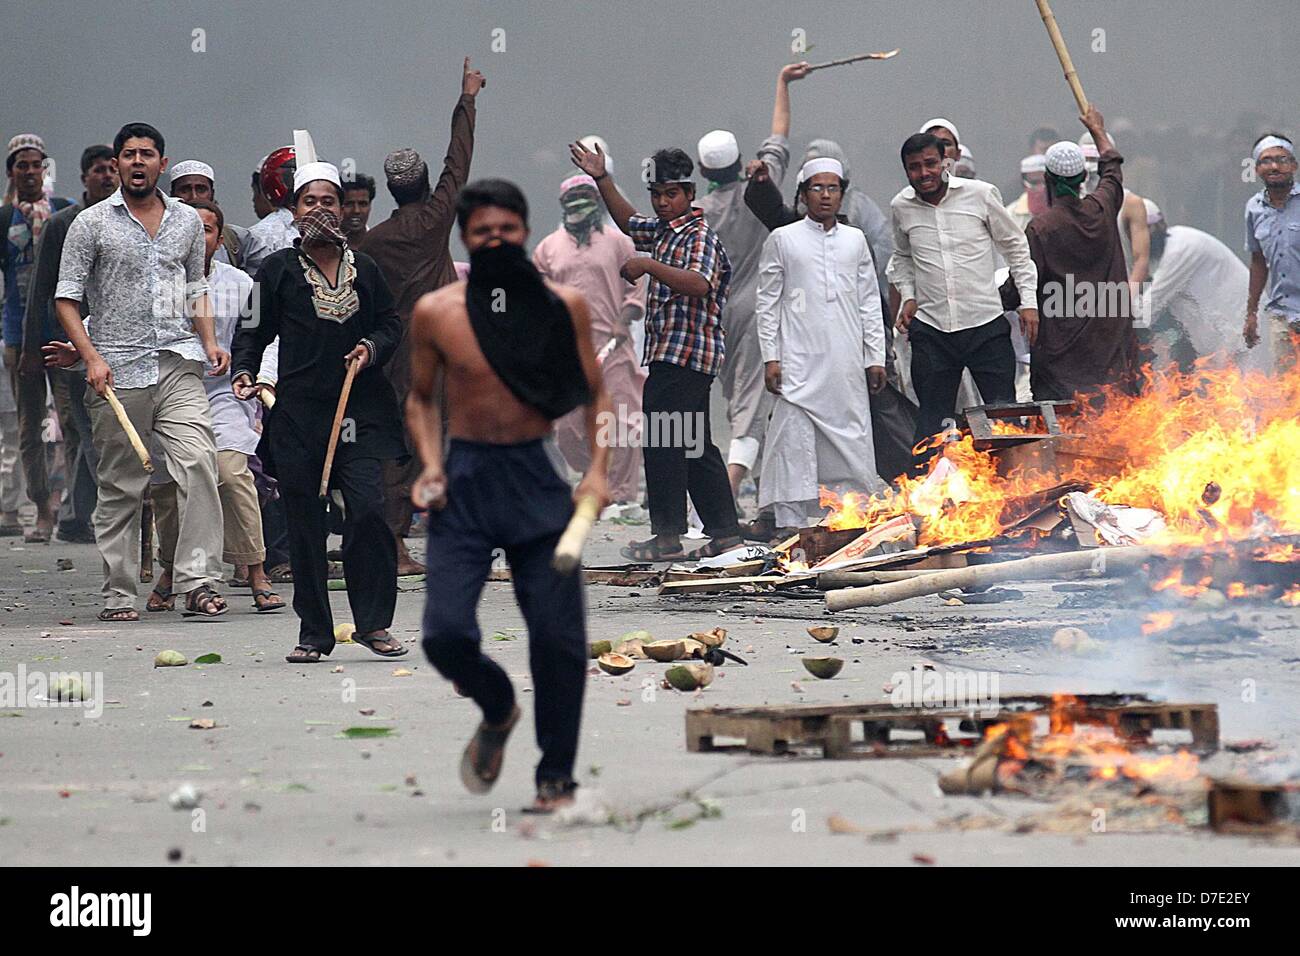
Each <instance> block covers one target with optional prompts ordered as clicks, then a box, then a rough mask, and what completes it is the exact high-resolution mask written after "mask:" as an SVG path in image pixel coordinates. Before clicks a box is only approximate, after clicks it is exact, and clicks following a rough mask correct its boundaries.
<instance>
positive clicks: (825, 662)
mask: <svg viewBox="0 0 1300 956" xmlns="http://www.w3.org/2000/svg"><path fill="white" fill-rule="evenodd" d="M800 660H802V661H803V667H804V670H806V671H807V672H808V673H809V674H812V676H813V677H820V678H821V679H822V680H830V679H831V678H832V677H834V676H835V675H836V674H838V673H839V672H840V671H841V670H843V669H844V658H842V657H803V658H800Z"/></svg>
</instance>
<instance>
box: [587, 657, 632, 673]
mask: <svg viewBox="0 0 1300 956" xmlns="http://www.w3.org/2000/svg"><path fill="white" fill-rule="evenodd" d="M596 666H598V667H599V668H600V669H601V670H603V671H604V672H605V673H606V674H613V675H614V676H615V677H617V676H618V675H619V674H626V673H627V672H628V671H630V670H631V669H632V668H634V667H636V661H634V660H632V658H630V657H625V656H624V655H622V654H615V653H612V652H611V653H609V654H601V655H600V657H598V658H596Z"/></svg>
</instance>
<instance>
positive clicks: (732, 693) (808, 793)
mask: <svg viewBox="0 0 1300 956" xmlns="http://www.w3.org/2000/svg"><path fill="white" fill-rule="evenodd" d="M629 530H630V529H625V528H617V527H610V526H608V525H603V524H602V525H598V526H597V532H596V536H595V540H594V541H593V545H592V548H591V549H590V553H589V560H591V561H592V562H593V563H600V562H609V563H612V562H613V561H615V560H616V557H615V556H616V546H617V544H618V543H619V542H620V541H621V540H622V539H624V538H625V537H626V536H627V533H628V531H629ZM634 530H635V531H637V532H638V533H640V532H643V531H644V528H638V529H634ZM615 539H618V540H615ZM59 558H67V559H70V560H71V561H72V563H73V570H70V571H59V570H57V569H56V562H57V560H58V559H59ZM98 567H99V561H98V557H97V555H96V554H95V553H94V551H93V549H92V548H91V547H89V546H73V545H65V544H60V543H58V542H55V543H54V544H52V545H48V546H26V547H24V546H22V545H19V544H12V543H11V544H8V545H7V546H5V545H0V582H2V583H3V591H2V592H0V608H2V609H0V675H2V674H15V673H16V672H17V670H18V668H19V666H20V665H21V666H22V667H24V668H25V669H26V670H27V672H28V673H30V672H33V671H39V672H48V671H54V670H58V671H79V672H91V673H92V674H98V675H102V680H103V703H104V706H103V711H102V714H101V715H99V716H97V717H92V716H90V713H89V712H85V711H81V710H78V709H69V708H61V709H53V708H49V707H44V706H26V707H21V706H5V705H4V704H3V703H0V860H3V861H4V862H5V863H10V864H28V863H50V862H58V863H82V864H123V863H124V864H160V863H163V862H165V861H166V860H167V858H168V853H169V852H170V851H173V850H179V852H180V854H181V858H182V859H183V860H185V861H188V862H192V863H197V864H205V865H227V864H245V865H247V864H288V863H310V864H328V863H339V862H346V863H365V864H413V863H431V864H448V863H451V864H505V865H517V864H524V863H527V862H530V861H541V862H546V863H550V864H557V865H558V864H582V863H603V864H682V863H690V864H715V863H716V864H727V863H742V864H743V863H769V864H818V863H858V864H909V865H911V864H913V863H914V861H916V860H917V859H921V860H934V861H935V862H937V863H938V864H939V865H954V864H963V863H983V864H987V863H1013V864H1059V865H1087V864H1099V863H1130V862H1131V863H1159V864H1170V865H1178V866H1191V865H1197V864H1205V863H1216V864H1229V865H1231V864H1250V865H1262V864H1290V865H1295V864H1297V863H1300V849H1297V848H1296V847H1295V846H1294V845H1286V844H1279V843H1271V842H1264V841H1257V840H1249V839H1243V838H1236V837H1233V838H1229V837H1221V836H1216V835H1213V834H1210V833H1207V832H1205V831H1203V830H1200V831H1198V830H1189V829H1186V828H1175V827H1172V826H1170V827H1169V828H1168V829H1166V830H1163V831H1159V832H1153V833H1144V834H1131V833H1124V832H1117V831H1122V830H1123V828H1124V827H1123V825H1113V826H1111V827H1109V828H1108V830H1107V832H1105V833H1093V832H1091V830H1090V828H1088V827H1087V826H1086V825H1085V826H1083V827H1082V828H1077V829H1076V831H1074V832H1066V833H1053V834H1049V833H1042V832H1037V831H1035V832H1028V833H1019V834H1017V833H1012V832H1008V831H1009V830H1010V828H1011V827H1012V826H1013V824H1014V822H1015V821H1016V820H1017V819H1019V818H1022V817H1023V816H1024V815H1025V814H1035V813H1042V812H1045V811H1050V810H1051V805H1049V804H1042V803H1036V802H1033V801H1029V800H1026V799H1023V798H1016V797H1004V796H998V797H991V798H981V799H976V798H953V797H944V796H942V795H940V793H939V791H938V789H937V787H936V779H937V777H938V774H939V773H941V772H942V771H943V770H944V769H947V768H949V767H951V766H953V764H952V762H951V761H948V760H935V759H930V760H867V761H843V762H840V761H824V760H821V759H816V758H810V759H790V758H746V757H739V756H733V755H724V754H688V753H686V751H685V745H684V735H683V716H682V715H683V712H684V710H685V709H686V708H687V707H688V706H696V705H699V704H712V705H742V704H762V703H786V702H790V703H793V702H799V701H803V702H838V701H881V700H884V699H885V695H884V693H883V691H882V686H883V685H884V684H885V683H886V682H887V681H889V680H891V678H892V676H893V675H894V674H895V673H897V672H900V671H902V672H906V671H908V670H909V668H910V667H912V666H913V665H916V664H918V662H919V661H921V660H922V659H924V660H928V661H930V662H933V663H934V665H935V666H936V667H938V668H939V669H940V670H941V671H942V670H944V669H952V668H960V669H974V670H977V671H985V672H988V673H990V674H996V675H997V676H998V679H999V686H1000V690H1001V692H1002V693H1003V694H1008V693H1015V692H1022V691H1025V692H1028V691H1033V692H1041V691H1055V690H1073V691H1102V690H1112V689H1118V690H1133V691H1139V690H1140V691H1149V692H1154V693H1161V694H1164V695H1166V696H1169V697H1171V698H1181V699H1195V700H1203V699H1210V700H1214V701H1217V702H1218V703H1219V705H1220V708H1221V719H1222V723H1223V730H1224V736H1225V737H1226V738H1229V739H1241V738H1252V737H1266V738H1268V739H1269V740H1271V741H1272V743H1273V744H1274V745H1275V748H1276V749H1274V750H1272V751H1270V752H1267V753H1265V754H1263V755H1260V754H1254V755H1248V756H1244V757H1243V756H1236V757H1230V756H1229V755H1226V754H1225V755H1221V756H1218V757H1215V758H1214V759H1213V762H1212V764H1211V766H1213V767H1216V768H1219V769H1225V768H1229V767H1233V768H1237V769H1247V770H1250V771H1251V772H1254V773H1257V774H1259V773H1274V774H1282V775H1285V774H1286V773H1291V772H1294V771H1295V768H1296V766H1297V764H1296V760H1295V753H1296V747H1297V734H1296V727H1297V726H1298V725H1300V722H1298V721H1297V719H1296V718H1297V713H1296V711H1297V703H1296V702H1297V700H1300V694H1298V693H1297V691H1300V664H1298V663H1297V662H1298V661H1300V651H1297V636H1298V635H1300V626H1298V623H1300V612H1295V611H1291V612H1283V611H1281V610H1272V609H1265V610H1263V611H1261V612H1259V613H1258V614H1257V615H1250V614H1246V615H1239V620H1240V623H1242V624H1243V626H1249V627H1250V628H1251V629H1253V631H1256V632H1258V633H1259V635H1260V636H1258V637H1255V638H1250V637H1237V638H1233V639H1231V640H1228V641H1226V642H1213V643H1202V644H1192V645H1179V644H1173V643H1170V642H1168V641H1164V640H1158V639H1148V638H1142V637H1140V636H1138V635H1135V634H1134V633H1133V631H1134V630H1135V628H1136V622H1137V621H1138V619H1139V618H1140V615H1138V614H1137V613H1136V612H1134V611H1133V610H1123V609H1120V608H1117V607H1115V606H1114V605H1109V606H1099V607H1095V608H1082V609H1069V608H1060V607H1058V605H1060V604H1061V602H1062V600H1063V598H1064V597H1065V595H1063V594H1062V593H1060V592H1056V591H1053V590H1052V589H1051V588H1050V587H1048V586H1040V587H1033V588H1026V589H1025V597H1024V598H1023V599H1022V600H1019V601H1015V602H1009V603H1007V604H1001V605H988V606H961V607H950V606H947V605H945V604H943V603H942V602H941V601H940V600H939V599H938V598H926V599H918V600H914V601H911V602H908V603H906V604H902V605H898V606H896V607H894V608H888V609H884V610H875V611H861V612H853V613H849V614H845V615H841V616H840V621H841V623H842V624H843V625H844V627H843V632H842V634H841V639H840V644H839V647H838V651H839V652H840V653H842V654H843V656H845V657H846V658H847V659H848V661H849V663H848V664H847V666H846V667H845V669H844V671H843V672H842V673H841V675H840V676H839V677H838V678H836V679H835V680H833V681H824V682H823V681H817V680H814V679H812V678H810V677H809V676H808V675H806V674H805V673H804V672H803V669H802V667H801V665H800V662H799V659H798V655H797V654H795V653H791V652H790V648H793V649H795V650H800V651H809V650H812V649H813V648H814V647H815V646H816V645H814V644H813V643H812V642H811V640H810V639H809V638H808V637H807V635H806V633H805V631H804V628H805V626H806V625H807V624H808V623H810V622H812V621H815V620H818V619H820V618H821V616H822V611H821V605H820V602H818V601H797V600H785V599H783V600H775V601H773V600H760V599H754V598H746V599H739V598H732V597H713V598H708V599H694V600H676V601H667V600H661V599H659V598H657V597H656V596H655V595H654V593H653V592H652V591H645V590H633V589H628V588H608V587H591V588H589V590H588V596H589V603H590V626H589V630H590V636H591V638H592V639H597V638H616V637H618V636H619V635H621V634H623V633H625V632H627V631H630V630H633V629H638V628H645V629H648V630H650V631H651V632H652V633H654V634H655V635H656V636H663V637H669V636H674V635H684V634H686V633H689V632H691V631H696V630H702V629H707V628H709V627H712V626H714V625H721V626H724V627H726V628H727V629H728V631H729V637H728V646H729V647H731V648H733V649H735V650H736V651H738V652H739V653H741V654H742V655H743V656H745V657H747V658H748V659H749V661H750V666H749V667H747V668H744V667H739V666H735V665H732V666H727V667H725V668H722V669H721V670H720V671H719V674H718V679H717V680H716V681H715V683H714V685H713V686H712V687H710V688H709V689H708V690H707V691H706V692H704V693H703V694H702V695H701V697H700V699H699V700H695V699H694V698H693V695H685V694H679V693H677V692H674V691H663V690H653V691H652V692H647V691H644V689H643V683H642V682H643V681H644V680H645V679H646V678H651V677H653V678H656V679H657V677H658V675H659V672H660V671H661V670H662V669H663V668H662V666H661V665H654V664H649V663H642V664H639V665H638V666H637V668H636V669H635V670H634V671H633V672H632V673H631V674H629V675H627V676H624V677H620V678H613V677H609V676H606V675H604V674H600V673H596V674H593V675H592V676H590V677H589V679H588V686H587V697H586V705H585V708H586V709H585V715H584V721H583V737H582V745H581V751H580V756H579V777H580V780H581V782H582V784H583V794H584V800H583V802H582V804H581V805H580V808H579V810H580V812H578V813H576V814H575V815H574V817H575V819H572V820H569V821H567V822H560V821H554V820H537V819H532V818H529V817H526V816H524V815H523V814H522V813H520V812H519V809H520V808H521V807H522V806H523V805H524V804H526V803H527V802H529V800H530V799H531V797H532V786H531V784H532V765H533V762H534V761H535V760H536V757H537V751H536V746H535V744H534V742H533V739H532V725H531V714H530V712H529V711H530V709H529V708H528V707H527V703H528V695H529V687H530V681H529V677H528V667H527V648H526V636H525V635H524V632H523V631H522V626H523V625H522V621H521V618H520V616H519V614H518V612H517V611H516V609H515V607H514V603H513V598H512V594H511V591H510V587H509V585H508V584H492V585H489V587H488V589H487V593H486V594H485V597H484V601H483V605H482V625H483V630H484V633H485V635H487V636H488V640H487V642H486V644H485V646H486V647H487V650H488V653H490V654H492V655H493V656H495V657H496V658H498V659H499V660H500V661H501V663H502V665H503V666H504V667H505V668H506V670H507V671H508V672H509V673H510V674H511V675H512V676H513V678H514V680H515V681H516V685H517V687H518V689H519V690H520V692H521V699H522V701H523V703H524V705H525V707H524V720H523V721H522V722H521V724H520V725H519V728H518V730H517V732H516V734H515V737H514V739H513V740H512V743H511V748H510V751H509V755H508V758H507V761H506V766H505V772H504V775H503V777H502V779H501V781H500V783H499V784H498V786H497V788H496V789H495V790H494V791H493V792H492V793H491V794H490V795H488V796H485V797H476V796H471V795H469V794H467V793H465V792H464V791H463V790H462V789H461V787H460V784H459V782H458V781H457V779H456V775H455V769H456V762H457V759H458V756H459V753H460V750H461V748H462V746H463V745H464V742H465V739H466V737H467V735H468V734H469V732H470V730H471V728H472V727H473V726H474V724H475V722H476V720H477V715H476V713H475V710H474V708H473V705H472V704H471V703H470V702H469V701H466V700H462V699H461V698H459V697H457V696H456V695H455V694H454V693H453V692H452V690H451V688H450V686H449V685H448V684H447V683H446V682H444V681H443V680H442V679H441V678H440V677H439V676H438V675H437V674H436V673H435V672H434V671H433V670H432V668H431V667H430V666H429V664H428V663H427V662H426V661H425V660H424V659H423V656H422V655H421V654H418V653H413V654H411V655H409V656H408V657H407V658H405V659H404V660H402V661H398V662H394V661H389V660H381V659H379V658H376V657H372V656H370V655H369V654H367V653H364V652H363V651H362V650H361V649H359V648H357V647H355V646H347V645H344V646H341V647H340V648H339V649H338V650H337V651H336V652H335V654H334V656H333V657H332V658H331V659H330V663H328V664H324V665H317V666H292V665H289V664H286V663H285V662H284V660H283V655H284V653H285V652H286V651H287V650H288V649H289V648H290V647H291V646H292V645H293V643H294V636H295V634H296V622H295V619H294V618H293V617H292V615H291V612H283V613H281V614H279V615H270V616H266V615H257V614H254V613H253V612H252V611H251V609H249V608H248V607H247V606H246V605H247V604H248V603H249V602H248V601H247V599H246V598H245V597H244V596H243V595H239V596H237V598H236V599H235V601H234V604H235V608H234V610H233V611H232V613H230V614H229V615H227V616H226V617H225V618H223V619H221V620H220V621H213V622H202V621H197V620H186V619H182V618H181V616H180V615H179V614H176V613H172V614H162V615H145V616H146V618H147V619H146V620H145V621H143V622H141V623H140V624H136V625H127V626H110V625H105V624H100V623H99V622H97V621H96V620H95V617H94V615H95V612H96V610H97V609H98V607H99V603H98ZM245 594H246V592H245ZM287 596H288V595H287V594H286V597H287ZM422 603H423V593H422V592H420V591H418V590H416V591H411V592H410V593H404V594H403V595H402V596H401V598H400V600H399V606H398V616H397V621H396V624H395V628H394V631H395V633H396V634H397V635H398V636H399V637H400V638H401V639H403V640H404V641H409V642H416V641H417V639H418V623H419V614H420V610H421V605H422ZM335 609H336V613H337V614H338V616H339V618H340V619H342V620H346V619H347V611H346V602H345V600H344V595H343V594H342V593H336V594H335ZM60 621H71V622H72V623H71V624H60V623H59V622H60ZM1059 623H1078V624H1080V625H1081V626H1083V627H1085V628H1087V629H1088V630H1089V631H1090V632H1091V633H1092V634H1093V635H1094V636H1096V637H1099V638H1101V639H1104V640H1107V641H1108V642H1109V645H1110V651H1109V652H1108V653H1107V654H1106V655H1104V656H1103V657H1102V658H1099V659H1092V658H1088V659H1084V658H1078V657H1072V656H1064V655H1062V654H1060V653H1059V652H1057V651H1055V650H1054V649H1053V648H1052V646H1051V641H1050V635H1051V633H1052V630H1053V629H1054V628H1055V627H1056V626H1057V625H1058V624H1059ZM43 633H47V634H48V635H49V636H47V637H43V636H41V635H42V634H43ZM493 635H500V636H501V637H504V638H509V639H508V640H493V639H491V638H492V636H493ZM853 638H858V639H860V640H861V641H862V643H861V644H857V643H852V639H853ZM165 648H174V649H177V650H179V651H181V652H182V653H184V654H185V655H186V656H187V657H188V658H190V659H191V661H192V660H193V659H194V658H195V657H196V656H198V655H201V654H204V653H210V652H213V653H218V654H220V655H221V656H222V658H223V662H222V663H221V664H216V665H208V666H199V665H194V664H191V665H190V666H187V667H178V668H160V669H155V668H154V667H153V666H152V665H153V659H154V656H155V654H156V653H157V652H158V651H160V650H162V649H165ZM336 666H337V667H340V668H341V670H340V671H338V672H336V671H335V669H334V668H335V667H336ZM399 666H404V667H406V668H407V669H409V670H410V671H411V672H412V673H411V675H410V676H395V675H394V670H395V669H396V668H397V667H399ZM1243 682H1246V683H1243ZM650 683H651V686H652V687H653V684H654V683H655V682H654V681H651V682H650ZM795 685H797V686H795ZM206 702H211V705H210V706H205V704H206ZM371 709H373V715H364V714H362V713H361V711H363V710H371ZM194 718H210V719H213V720H215V721H216V724H217V726H216V728H215V729H212V730H196V729H190V727H189V721H190V720H192V719H194ZM355 726H375V727H391V728H393V729H394V733H393V735H392V736H390V737H387V738H381V739H345V738H340V737H339V736H338V735H339V734H340V732H341V731H343V730H344V729H345V728H349V727H355ZM187 783H188V784H190V785H192V786H193V787H194V788H195V789H197V790H199V791H201V792H202V797H201V800H200V803H199V806H198V810H199V811H201V812H199V813H194V812H192V811H189V810H176V809H173V808H172V807H171V806H170V805H169V801H168V798H169V795H171V794H172V793H173V792H174V791H176V790H177V788H178V787H180V786H181V785H183V784H187ZM834 814H838V815H839V816H840V817H842V818H844V819H846V820H848V821H850V822H851V823H853V824H854V825H856V826H859V827H861V828H863V829H864V830H867V831H870V835H861V834H857V835H837V834H833V833H831V831H830V829H829V828H828V826H827V821H828V818H830V817H831V816H832V815H834ZM961 815H965V819H966V825H967V826H968V827H970V828H969V829H964V828H960V827H956V826H954V825H953V822H952V821H953V820H954V819H955V818H958V817H959V816H961ZM611 817H612V818H613V820H614V823H612V824H611V823H610V822H609V820H610V819H611Z"/></svg>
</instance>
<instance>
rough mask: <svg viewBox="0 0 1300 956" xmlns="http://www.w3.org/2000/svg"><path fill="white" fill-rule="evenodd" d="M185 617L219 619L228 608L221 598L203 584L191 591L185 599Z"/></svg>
mask: <svg viewBox="0 0 1300 956" xmlns="http://www.w3.org/2000/svg"><path fill="white" fill-rule="evenodd" d="M185 610H186V616H187V617H189V616H193V615H198V616H200V617H220V616H221V615H223V614H225V613H226V611H228V610H230V608H229V607H228V606H227V605H226V599H225V598H223V597H222V596H221V595H220V594H218V593H217V592H216V591H214V590H212V588H210V587H208V586H207V585H206V584H204V585H203V586H202V587H197V588H195V589H194V590H193V591H191V592H190V593H189V594H188V595H187V596H186V598H185Z"/></svg>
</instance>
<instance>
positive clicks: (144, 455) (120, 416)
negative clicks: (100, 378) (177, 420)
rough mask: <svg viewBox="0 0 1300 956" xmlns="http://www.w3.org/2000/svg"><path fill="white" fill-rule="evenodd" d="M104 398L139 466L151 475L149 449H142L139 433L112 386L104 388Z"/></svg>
mask: <svg viewBox="0 0 1300 956" xmlns="http://www.w3.org/2000/svg"><path fill="white" fill-rule="evenodd" d="M104 398H105V399H107V400H108V404H109V406H110V407H111V408H112V409H113V414H114V415H116V416H117V421H118V424H120V425H121V426H122V431H124V432H126V437H127V439H128V440H129V441H130V442H131V447H132V448H134V449H135V453H136V456H137V457H138V458H139V459H140V464H142V465H144V470H145V471H147V472H148V473H149V474H151V475H152V474H153V459H152V458H150V457H149V449H147V448H145V447H144V442H142V441H141V440H140V433H139V432H137V431H136V430H135V426H134V425H132V424H131V419H129V418H127V417H126V409H125V408H123V407H122V403H121V402H119V401H118V400H117V395H116V394H114V392H113V386H112V385H108V386H106V387H105V388H104Z"/></svg>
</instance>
